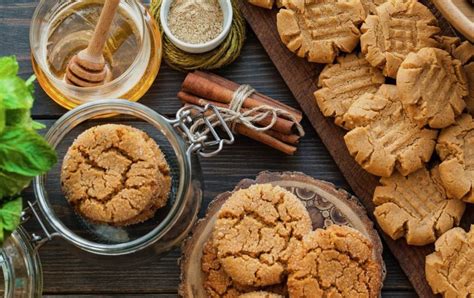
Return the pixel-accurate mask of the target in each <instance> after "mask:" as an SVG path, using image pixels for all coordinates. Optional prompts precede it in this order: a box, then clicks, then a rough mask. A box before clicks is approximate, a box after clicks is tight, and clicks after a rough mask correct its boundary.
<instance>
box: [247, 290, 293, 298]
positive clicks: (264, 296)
mask: <svg viewBox="0 0 474 298" xmlns="http://www.w3.org/2000/svg"><path fill="white" fill-rule="evenodd" d="M283 297H285V296H282V295H279V294H275V293H270V292H263V291H259V292H250V293H246V294H242V295H240V296H239V298H283Z"/></svg>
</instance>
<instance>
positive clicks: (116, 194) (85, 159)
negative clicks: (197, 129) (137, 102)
mask: <svg viewBox="0 0 474 298" xmlns="http://www.w3.org/2000/svg"><path fill="white" fill-rule="evenodd" d="M61 185H62V189H63V191H64V193H65V196H66V198H67V199H68V201H69V203H70V204H72V205H73V206H74V207H75V209H76V210H77V212H78V213H79V214H81V215H82V216H83V217H85V218H87V219H89V220H91V221H93V222H97V223H106V224H112V225H116V226H123V225H130V224H135V223H139V222H142V221H145V220H147V219H149V218H151V217H153V215H154V214H155V212H156V210H157V209H158V208H161V207H163V206H165V205H166V202H167V200H168V194H169V191H170V188H171V177H170V173H169V167H168V164H167V163H166V160H165V158H164V155H163V153H162V152H161V150H160V149H159V147H158V145H157V144H156V143H155V141H154V140H153V139H151V138H150V137H149V136H148V135H147V134H145V133H144V132H143V131H141V130H138V129H136V128H133V127H130V126H126V125H116V124H107V125H100V126H95V127H92V128H90V129H88V130H86V131H84V132H83V133H82V134H81V135H79V136H78V137H77V139H76V140H75V141H74V143H73V144H72V145H71V147H70V148H69V150H68V152H67V154H66V155H65V157H64V161H63V165H62V171H61Z"/></svg>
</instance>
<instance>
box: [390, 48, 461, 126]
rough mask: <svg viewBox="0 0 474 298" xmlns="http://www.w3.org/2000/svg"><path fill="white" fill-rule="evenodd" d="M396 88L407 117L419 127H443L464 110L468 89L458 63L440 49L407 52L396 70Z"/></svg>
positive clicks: (452, 121)
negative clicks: (419, 125) (417, 123)
mask: <svg viewBox="0 0 474 298" xmlns="http://www.w3.org/2000/svg"><path fill="white" fill-rule="evenodd" d="M397 87H398V90H399V91H400V99H401V100H402V102H403V106H404V108H405V110H406V111H407V114H408V115H409V116H410V117H411V118H412V119H414V120H415V121H417V122H419V123H420V124H421V125H429V126H430V127H432V128H445V127H447V126H449V125H451V124H453V123H454V121H455V118H456V116H458V115H460V114H461V113H462V111H463V110H464V108H465V107H466V103H465V102H464V97H465V96H467V95H468V86H467V80H466V75H465V73H464V69H463V68H462V65H461V61H459V60H457V59H454V58H452V57H451V55H450V54H449V53H448V52H446V51H444V50H441V49H436V48H424V49H421V50H419V51H418V52H416V53H410V54H409V55H408V56H407V57H406V59H405V60H404V61H403V63H402V64H401V65H400V69H399V70H398V74H397Z"/></svg>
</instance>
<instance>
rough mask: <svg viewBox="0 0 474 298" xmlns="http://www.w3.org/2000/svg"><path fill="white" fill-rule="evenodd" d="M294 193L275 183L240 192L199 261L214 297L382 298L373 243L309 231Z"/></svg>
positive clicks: (341, 232) (338, 231)
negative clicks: (274, 184) (379, 297)
mask: <svg viewBox="0 0 474 298" xmlns="http://www.w3.org/2000/svg"><path fill="white" fill-rule="evenodd" d="M312 230H313V229H312V223H311V219H310V215H309V213H308V211H307V209H306V208H305V206H304V205H303V203H302V202H301V201H300V200H299V199H298V198H297V197H296V196H295V195H293V194H292V193H290V192H288V191H286V190H285V189H283V188H281V187H279V186H272V185H271V184H254V185H252V186H250V187H249V188H246V189H240V190H237V191H235V192H234V193H233V194H232V195H231V196H230V197H229V198H228V199H227V201H226V202H225V203H224V204H223V206H222V207H221V209H220V210H219V212H218V213H217V219H216V221H215V224H214V227H213V231H212V234H211V237H210V238H209V239H208V240H207V243H205V245H204V248H203V254H202V264H201V266H202V271H203V273H204V278H203V279H204V280H203V283H204V288H205V289H206V292H207V294H208V296H209V297H287V296H289V297H326V296H334V297H378V296H379V294H380V290H381V287H382V279H383V266H382V265H381V264H380V263H379V262H378V257H377V252H376V251H375V248H374V245H373V244H372V242H371V241H370V240H369V239H368V238H367V237H366V236H364V235H363V234H362V233H360V232H358V231H357V230H355V229H353V228H350V227H347V226H337V225H332V226H330V227H329V228H327V229H317V230H315V231H312Z"/></svg>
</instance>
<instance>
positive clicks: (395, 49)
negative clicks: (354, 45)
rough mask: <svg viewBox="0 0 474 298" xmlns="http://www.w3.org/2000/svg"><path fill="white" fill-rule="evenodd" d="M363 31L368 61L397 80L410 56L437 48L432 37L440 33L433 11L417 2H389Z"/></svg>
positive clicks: (367, 22) (413, 0)
mask: <svg viewBox="0 0 474 298" xmlns="http://www.w3.org/2000/svg"><path fill="white" fill-rule="evenodd" d="M361 31H362V33H363V34H362V36H361V38H360V43H361V49H362V53H364V55H365V58H366V59H367V61H369V63H370V64H372V65H373V66H375V67H380V68H381V69H383V73H384V75H386V76H388V77H391V78H395V77H396V75H397V71H398V68H399V66H400V64H401V63H402V62H403V60H405V57H406V56H407V55H408V54H409V53H411V52H417V51H418V50H419V49H422V48H425V47H436V46H437V45H438V42H437V41H436V40H435V39H434V38H433V36H434V35H435V34H437V33H438V32H439V31H440V29H439V28H438V26H437V22H436V18H435V17H434V16H433V14H432V13H431V12H430V10H429V9H428V8H427V7H426V6H424V5H423V4H421V3H419V2H418V1H417V0H406V1H399V0H390V1H387V2H386V3H384V4H382V5H380V6H378V7H377V8H376V13H375V15H369V16H368V17H367V18H366V20H365V22H364V24H363V25H362V27H361Z"/></svg>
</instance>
